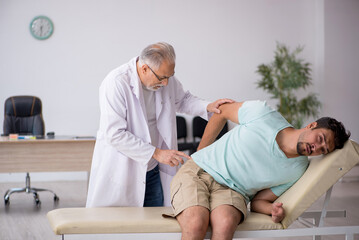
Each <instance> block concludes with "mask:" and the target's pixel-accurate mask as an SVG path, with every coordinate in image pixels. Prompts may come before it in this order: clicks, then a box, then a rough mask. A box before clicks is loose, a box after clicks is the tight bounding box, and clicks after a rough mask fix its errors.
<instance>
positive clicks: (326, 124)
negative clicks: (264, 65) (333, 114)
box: [314, 117, 351, 149]
mask: <svg viewBox="0 0 359 240" xmlns="http://www.w3.org/2000/svg"><path fill="white" fill-rule="evenodd" d="M316 122H317V126H316V127H315V128H314V129H316V128H326V129H330V130H332V131H333V132H334V144H335V149H341V148H343V146H344V143H345V142H346V141H347V140H348V139H349V137H350V134H351V133H350V132H349V131H348V132H347V131H346V130H345V127H344V125H343V123H341V122H338V121H337V120H335V119H334V118H330V117H322V118H319V119H318V120H317V121H316Z"/></svg>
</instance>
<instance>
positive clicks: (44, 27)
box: [30, 16, 54, 40]
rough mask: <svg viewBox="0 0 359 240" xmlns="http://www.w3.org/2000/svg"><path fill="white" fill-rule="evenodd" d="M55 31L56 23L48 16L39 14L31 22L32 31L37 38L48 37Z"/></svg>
mask: <svg viewBox="0 0 359 240" xmlns="http://www.w3.org/2000/svg"><path fill="white" fill-rule="evenodd" d="M53 31H54V25H53V24H52V21H51V20H50V19H49V18H48V17H45V16H37V17H35V18H34V19H33V20H32V21H31V23H30V32H31V34H32V36H33V37H34V38H36V39H39V40H45V39H48V38H49V37H50V36H51V34H52V32H53Z"/></svg>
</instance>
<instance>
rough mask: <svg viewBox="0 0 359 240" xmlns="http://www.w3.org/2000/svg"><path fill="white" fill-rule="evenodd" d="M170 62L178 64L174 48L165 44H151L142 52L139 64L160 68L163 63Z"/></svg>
mask: <svg viewBox="0 0 359 240" xmlns="http://www.w3.org/2000/svg"><path fill="white" fill-rule="evenodd" d="M166 60H167V61H169V62H170V63H171V64H175V63H176V53H175V50H174V48H173V47H172V46H171V45H170V44H168V43H165V42H158V43H155V44H151V45H149V46H147V47H146V48H145V49H143V50H142V52H141V55H140V57H139V63H140V65H141V66H142V65H143V64H149V65H150V67H152V68H159V67H160V66H161V63H162V62H163V61H166Z"/></svg>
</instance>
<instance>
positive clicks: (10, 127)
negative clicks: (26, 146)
mask: <svg viewBox="0 0 359 240" xmlns="http://www.w3.org/2000/svg"><path fill="white" fill-rule="evenodd" d="M4 109H5V116H4V134H3V135H5V136H7V135H9V134H13V133H14V134H19V135H34V136H38V137H43V136H44V133H45V124H44V120H43V118H42V105H41V100H40V99H39V98H37V97H34V96H13V97H9V98H8V99H6V101H5V108H4ZM41 191H49V192H52V193H53V194H54V201H55V202H58V200H59V198H58V196H57V195H56V194H55V193H54V192H53V191H51V190H48V189H42V188H32V187H31V186H30V175H29V173H26V187H25V188H11V189H9V190H7V192H6V193H5V195H4V201H5V205H6V206H8V205H9V204H10V195H11V194H12V193H18V192H26V193H32V194H33V195H34V199H35V202H36V206H38V207H39V206H40V205H41V201H40V198H39V195H38V193H37V192H41Z"/></svg>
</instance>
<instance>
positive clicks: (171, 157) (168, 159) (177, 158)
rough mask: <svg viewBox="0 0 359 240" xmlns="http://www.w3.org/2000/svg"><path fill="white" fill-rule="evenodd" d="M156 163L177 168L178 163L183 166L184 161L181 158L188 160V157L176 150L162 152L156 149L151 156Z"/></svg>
mask: <svg viewBox="0 0 359 240" xmlns="http://www.w3.org/2000/svg"><path fill="white" fill-rule="evenodd" d="M152 157H153V158H154V159H156V160H157V161H158V162H160V163H163V164H167V165H170V166H171V167H174V166H178V165H179V164H180V163H181V164H183V163H184V161H183V159H182V157H184V158H187V159H190V156H188V155H187V154H185V153H183V152H180V151H176V150H167V149H166V150H163V149H159V148H156V150H155V152H154V154H153V156H152Z"/></svg>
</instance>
